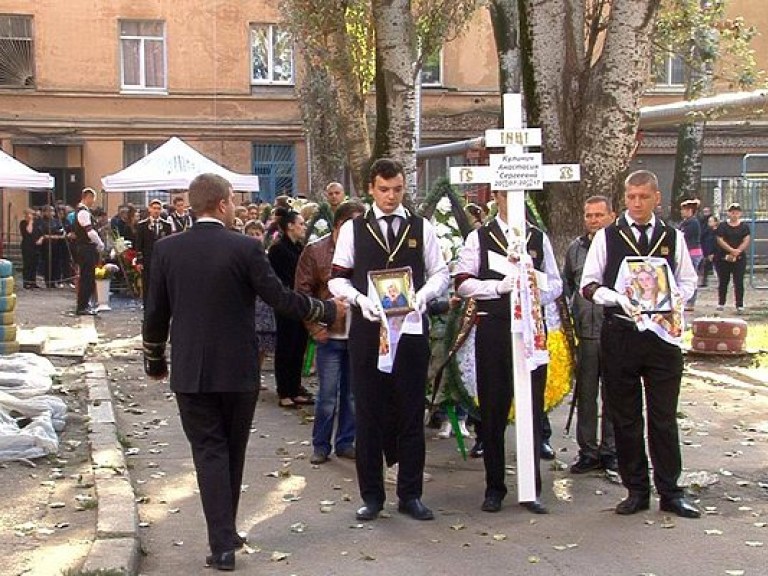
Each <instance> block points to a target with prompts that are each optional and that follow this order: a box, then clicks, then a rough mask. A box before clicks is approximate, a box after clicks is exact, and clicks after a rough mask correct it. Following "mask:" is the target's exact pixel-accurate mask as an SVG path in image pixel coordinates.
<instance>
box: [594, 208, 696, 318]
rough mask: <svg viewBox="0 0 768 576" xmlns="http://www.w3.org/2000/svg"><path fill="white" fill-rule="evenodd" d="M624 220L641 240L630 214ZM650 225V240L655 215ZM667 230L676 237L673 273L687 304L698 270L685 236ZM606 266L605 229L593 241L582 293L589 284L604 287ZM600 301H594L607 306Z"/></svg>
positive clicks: (694, 285)
mask: <svg viewBox="0 0 768 576" xmlns="http://www.w3.org/2000/svg"><path fill="white" fill-rule="evenodd" d="M624 218H625V219H626V221H627V223H628V224H629V226H630V230H632V233H633V234H634V235H635V240H637V239H638V238H640V230H638V229H637V228H635V227H634V226H633V224H634V223H635V221H634V220H633V219H632V218H630V216H629V215H628V214H624ZM649 223H650V224H651V226H650V227H649V228H648V230H647V231H646V234H648V235H649V236H648V237H649V240H650V237H651V236H650V235H651V234H653V229H654V228H655V227H656V216H655V215H652V216H651V220H650V222H649ZM666 229H667V232H668V233H669V234H674V235H675V266H674V270H673V271H674V274H675V282H676V283H677V288H678V289H679V290H680V294H681V296H682V299H683V302H687V301H688V300H689V299H690V298H691V296H693V293H694V292H695V291H696V284H697V283H698V274H697V273H696V269H695V268H694V267H693V262H691V257H690V255H689V254H688V248H687V246H686V244H685V238H684V237H683V235H682V234H681V233H680V232H678V231H677V230H675V229H674V228H672V227H671V226H667V228H666ZM605 264H606V246H605V229H601V230H598V231H597V232H596V233H595V237H594V238H593V239H592V245H591V246H590V247H589V252H588V253H587V259H586V261H585V262H584V272H583V274H582V275H581V284H580V285H579V291H582V290H583V289H584V286H588V285H589V284H593V283H597V284H599V285H600V286H603V275H604V273H605ZM607 288H610V289H611V290H613V289H614V287H613V286H607ZM598 300H600V297H598V298H596V299H595V300H594V302H595V304H606V302H602V301H601V302H598Z"/></svg>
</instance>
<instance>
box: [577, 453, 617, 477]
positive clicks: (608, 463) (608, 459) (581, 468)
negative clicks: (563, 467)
mask: <svg viewBox="0 0 768 576" xmlns="http://www.w3.org/2000/svg"><path fill="white" fill-rule="evenodd" d="M593 470H605V471H606V472H618V471H619V464H618V462H617V460H616V456H601V457H600V458H599V459H597V458H594V457H592V456H579V457H578V459H577V460H576V462H574V463H573V464H571V468H570V471H571V474H586V473H587V472H592V471H593Z"/></svg>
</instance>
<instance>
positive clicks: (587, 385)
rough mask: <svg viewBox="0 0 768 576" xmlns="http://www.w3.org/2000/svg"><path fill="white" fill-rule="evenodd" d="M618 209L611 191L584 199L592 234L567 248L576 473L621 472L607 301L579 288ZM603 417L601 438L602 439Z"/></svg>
mask: <svg viewBox="0 0 768 576" xmlns="http://www.w3.org/2000/svg"><path fill="white" fill-rule="evenodd" d="M615 218H616V215H615V214H614V212H613V209H612V208H611V203H610V200H608V198H606V197H605V196H590V197H589V198H587V201H586V202H585V203H584V227H585V228H586V234H584V235H583V236H579V237H578V238H576V239H575V240H574V241H573V242H571V244H570V245H569V246H568V249H567V250H566V252H565V264H564V266H563V289H564V290H563V291H564V292H565V294H566V296H567V297H568V300H569V302H570V308H571V315H572V317H573V328H574V332H575V333H576V336H577V337H578V339H579V342H578V344H577V348H576V351H577V357H578V359H577V366H576V388H575V389H574V394H575V395H576V403H577V404H576V406H577V410H578V417H577V420H576V441H577V442H578V444H579V456H578V458H577V459H576V461H575V462H574V463H573V464H572V465H571V469H570V470H571V474H584V473H586V472H590V471H592V470H598V469H600V468H602V469H604V470H607V471H610V472H616V471H617V470H618V464H617V463H616V440H615V436H614V434H613V423H612V422H611V412H610V408H609V404H608V402H607V399H606V394H605V386H604V385H602V384H601V382H600V366H601V358H600V329H601V327H602V324H603V307H602V306H599V305H597V304H594V303H592V302H590V301H588V300H586V299H585V298H584V297H583V296H582V295H581V293H580V292H579V284H580V283H581V276H582V274H583V272H584V262H585V261H586V259H587V253H588V252H589V247H590V245H591V244H592V239H593V238H594V236H595V234H596V233H597V231H598V230H600V229H601V228H605V227H606V226H608V225H609V224H610V223H611V222H613V221H614V219H615ZM598 396H599V397H600V401H601V403H602V417H600V415H599V410H598V402H597V399H598ZM598 421H599V422H600V441H599V442H598V440H597V436H598V435H597V430H598Z"/></svg>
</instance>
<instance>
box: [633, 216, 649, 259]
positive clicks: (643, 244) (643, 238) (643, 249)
mask: <svg viewBox="0 0 768 576" xmlns="http://www.w3.org/2000/svg"><path fill="white" fill-rule="evenodd" d="M632 226H634V227H635V228H637V229H638V230H639V231H640V238H638V240H637V247H638V248H639V249H640V254H641V255H643V256H647V255H648V250H650V245H649V243H648V232H647V231H648V228H650V227H651V225H650V224H638V223H637V222H635V223H634V224H632Z"/></svg>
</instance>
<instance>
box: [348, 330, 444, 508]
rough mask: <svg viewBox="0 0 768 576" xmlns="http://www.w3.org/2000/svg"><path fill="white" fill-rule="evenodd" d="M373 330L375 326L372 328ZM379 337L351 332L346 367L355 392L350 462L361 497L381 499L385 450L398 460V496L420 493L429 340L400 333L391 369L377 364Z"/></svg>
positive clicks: (383, 495) (390, 458)
mask: <svg viewBox="0 0 768 576" xmlns="http://www.w3.org/2000/svg"><path fill="white" fill-rule="evenodd" d="M377 333H378V330H376V334H377ZM378 342H379V340H378V337H375V338H366V337H361V336H360V337H357V338H355V337H354V335H350V340H349V352H350V370H351V376H352V392H353V394H354V397H355V454H356V460H355V467H356V469H357V481H358V484H359V486H360V496H361V497H362V499H363V501H365V502H368V503H371V504H379V505H383V504H384V500H385V499H386V493H385V490H384V462H383V459H384V454H386V456H387V463H388V464H393V463H394V462H395V461H396V462H399V468H398V475H397V496H398V498H400V500H402V501H405V500H411V499H413V498H421V495H422V492H423V488H424V486H423V485H424V476H423V474H424V462H425V449H426V442H425V439H424V398H425V393H426V382H427V367H428V366H429V342H428V339H427V337H426V336H421V335H412V334H406V335H403V336H401V338H400V343H399V345H398V348H397V356H396V357H395V364H394V366H393V369H392V372H391V373H390V374H385V373H383V372H380V371H379V370H378V369H377V368H376V363H377V359H378V356H377V355H378Z"/></svg>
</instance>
